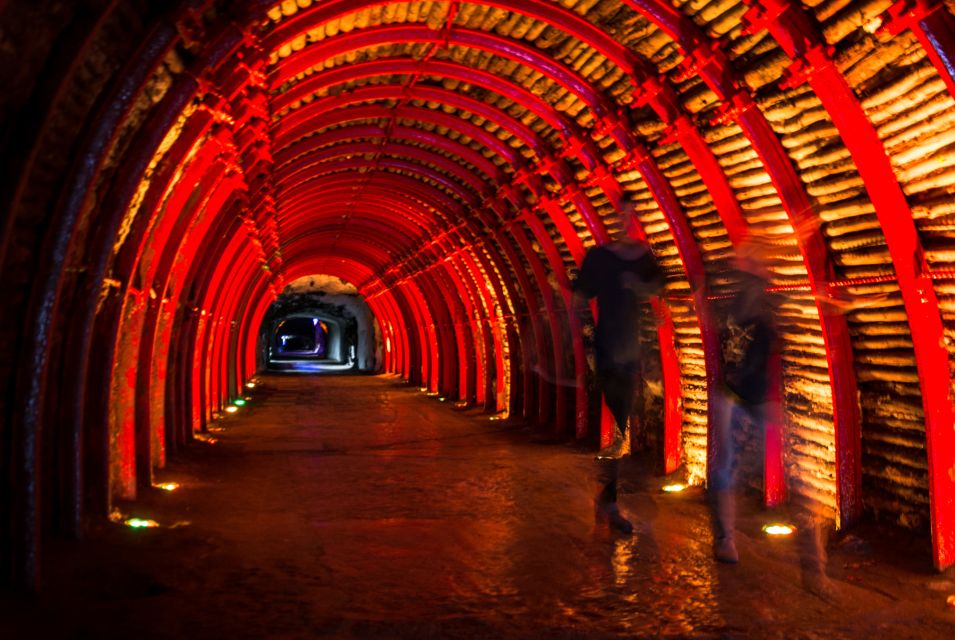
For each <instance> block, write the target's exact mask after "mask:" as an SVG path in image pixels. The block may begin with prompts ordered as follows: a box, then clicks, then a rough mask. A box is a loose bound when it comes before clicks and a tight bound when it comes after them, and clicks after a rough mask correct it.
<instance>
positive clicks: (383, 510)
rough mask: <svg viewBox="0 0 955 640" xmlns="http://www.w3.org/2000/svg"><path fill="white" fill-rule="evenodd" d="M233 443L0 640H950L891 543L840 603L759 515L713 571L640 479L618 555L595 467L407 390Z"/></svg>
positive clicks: (368, 389)
mask: <svg viewBox="0 0 955 640" xmlns="http://www.w3.org/2000/svg"><path fill="white" fill-rule="evenodd" d="M220 427H221V430H217V431H216V432H215V433H213V435H214V437H215V438H216V439H217V442H215V443H197V444H196V445H195V446H194V447H192V448H190V450H189V451H188V452H187V453H186V455H185V456H183V457H181V458H179V459H177V460H176V461H174V462H173V463H171V464H170V466H169V468H168V469H166V470H164V471H163V472H162V474H161V477H160V478H158V480H162V481H176V482H180V483H181V484H182V488H181V489H179V490H178V491H176V492H174V493H168V494H167V493H164V492H160V491H158V490H157V491H155V492H151V493H149V494H148V495H146V496H143V498H142V499H141V500H140V501H138V502H137V503H135V504H133V505H121V508H122V509H123V511H124V512H125V513H127V514H129V515H137V516H142V517H149V518H153V519H155V520H157V521H158V522H159V523H160V524H161V525H163V526H162V527H161V528H158V529H149V530H131V529H128V528H125V527H122V526H119V525H104V526H103V527H102V528H101V529H99V530H97V531H94V532H93V533H92V535H91V536H90V539H89V540H87V541H84V542H82V543H79V544H73V545H65V547H64V548H63V549H62V550H59V551H57V552H56V554H55V555H56V557H55V558H51V560H53V561H52V562H49V563H47V566H49V567H51V568H53V569H52V573H51V575H50V576H48V577H47V581H48V585H47V586H48V589H47V591H46V592H45V593H44V595H43V596H42V597H41V598H39V599H35V600H28V599H11V598H9V597H4V598H3V600H2V608H0V637H2V638H21V637H23V638H25V637H37V638H39V637H44V638H45V637H57V638H120V637H124V638H126V637H128V638H138V639H143V638H311V637H319V638H321V637H327V638H409V639H410V638H415V639H418V638H597V639H600V638H634V637H639V638H642V637H648V638H657V637H664V638H670V637H674V638H787V639H788V638H826V640H832V639H837V638H866V637H868V638H919V639H926V638H929V639H931V638H952V637H955V607H952V606H949V605H947V604H946V598H947V597H948V596H949V595H951V594H955V583H953V581H952V576H951V574H949V575H938V574H933V573H931V572H930V569H929V564H928V560H927V559H924V560H920V559H918V556H911V554H909V555H906V551H904V550H901V549H900V550H899V552H898V553H895V554H894V555H890V552H891V549H892V545H894V544H897V543H898V541H894V540H892V539H888V540H882V539H879V541H878V544H876V543H875V542H872V541H869V540H867V539H865V538H864V537H860V535H862V534H861V533H860V534H856V535H853V536H849V537H846V538H845V539H843V541H842V542H841V543H839V545H838V546H837V547H836V548H835V549H834V553H833V558H832V562H831V568H830V573H831V574H832V575H833V577H834V578H836V579H837V585H838V587H839V589H840V597H839V601H838V602H836V603H827V602H824V601H822V600H820V599H818V598H816V597H814V596H811V595H808V594H806V593H805V592H804V591H802V589H801V588H800V587H799V577H798V569H797V567H796V563H795V554H794V550H793V549H792V548H791V547H792V542H791V541H779V540H775V541H769V540H767V539H765V538H764V537H763V536H762V534H761V533H760V531H759V526H760V524H761V522H762V521H763V519H764V515H763V514H761V513H760V512H759V511H758V510H756V509H752V510H750V512H749V513H744V514H743V515H742V516H741V520H740V529H741V538H742V556H743V557H742V563H741V564H740V565H738V566H723V565H717V564H716V563H714V562H713V561H712V560H711V559H710V555H709V554H710V550H709V545H710V535H709V528H708V524H707V520H706V517H705V511H704V509H703V505H702V497H701V494H700V492H699V490H690V491H688V492H686V493H684V494H681V495H669V494H663V493H661V492H660V491H659V484H660V479H659V478H650V477H646V478H641V477H640V476H639V475H638V473H637V471H638V469H637V465H635V464H634V465H631V466H630V468H629V469H628V471H627V478H626V480H625V482H624V488H623V489H624V493H623V495H622V497H621V503H622V505H623V507H624V509H625V510H626V511H627V512H629V513H630V514H631V515H633V516H635V518H636V520H637V521H638V524H637V531H636V533H635V535H633V536H631V537H624V536H619V535H615V534H612V533H610V532H608V531H606V530H603V529H600V528H598V527H596V526H595V524H594V522H593V514H592V508H591V502H590V496H591V490H590V488H589V486H588V482H587V480H588V476H589V473H590V470H591V460H592V454H590V453H587V452H585V451H581V450H577V449H576V448H574V447H572V446H567V445H551V446H544V445H540V444H533V443H531V438H530V437H529V435H528V433H526V432H524V431H520V430H517V429H514V428H513V427H506V426H504V425H502V423H499V422H492V421H490V420H488V418H487V417H486V416H480V415H478V414H475V413H473V412H467V411H460V410H454V409H453V408H452V407H450V406H448V404H447V403H442V402H439V401H438V399H437V398H429V397H426V396H425V395H424V394H422V393H420V392H418V391H417V390H414V389H412V388H409V387H408V386H406V385H403V384H401V383H400V381H398V380H397V379H396V378H390V377H377V378H369V377H358V376H343V377H332V376H325V377H306V376H282V375H268V376H264V378H263V381H262V383H261V384H260V385H259V386H258V387H257V388H256V389H255V390H254V397H253V400H252V401H251V402H250V403H249V405H247V406H246V407H244V408H243V410H242V411H241V412H240V413H239V414H236V415H234V416H229V417H227V418H226V419H224V420H223V421H222V422H221V423H220ZM880 545H882V546H880ZM920 553H921V550H920ZM908 557H915V558H916V559H915V560H908V559H906V558H908ZM923 558H924V556H923ZM11 630H12V634H11V633H10V631H11ZM27 634H28V635H27Z"/></svg>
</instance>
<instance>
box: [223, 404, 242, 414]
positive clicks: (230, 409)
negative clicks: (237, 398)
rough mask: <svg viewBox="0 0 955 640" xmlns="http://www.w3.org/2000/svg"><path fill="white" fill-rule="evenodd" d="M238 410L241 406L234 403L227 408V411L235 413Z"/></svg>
mask: <svg viewBox="0 0 955 640" xmlns="http://www.w3.org/2000/svg"><path fill="white" fill-rule="evenodd" d="M238 410H239V407H237V406H235V405H234V404H230V405H229V406H228V407H226V408H225V412H226V413H235V412H236V411H238Z"/></svg>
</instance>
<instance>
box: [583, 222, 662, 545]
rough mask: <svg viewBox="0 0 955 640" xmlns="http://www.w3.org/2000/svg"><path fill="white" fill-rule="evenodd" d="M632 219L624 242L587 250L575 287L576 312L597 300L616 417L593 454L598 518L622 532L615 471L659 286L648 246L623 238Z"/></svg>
mask: <svg viewBox="0 0 955 640" xmlns="http://www.w3.org/2000/svg"><path fill="white" fill-rule="evenodd" d="M631 215H632V213H631V212H629V211H628V212H627V213H626V214H624V228H625V235H624V237H623V238H621V239H618V240H615V241H613V242H610V243H609V244H606V245H603V246H598V247H594V248H592V249H591V250H590V251H588V252H587V255H586V256H585V257H584V261H583V264H582V265H581V268H580V274H579V276H578V277H577V280H576V281H575V283H574V293H575V295H576V299H577V306H578V309H579V310H582V309H583V307H584V306H585V304H586V303H585V300H589V299H591V298H594V297H596V298H597V328H596V335H595V338H594V351H595V356H596V368H597V371H596V373H597V386H598V388H599V389H600V391H601V393H602V394H603V397H604V401H605V402H606V403H607V408H608V409H609V410H610V413H611V414H612V415H613V418H614V434H613V440H612V441H611V443H610V445H609V446H607V447H604V448H603V449H601V450H600V451H599V452H598V453H597V462H598V473H597V479H598V482H599V483H600V485H601V489H600V492H599V493H598V495H597V498H596V500H595V507H596V514H597V517H598V519H601V520H606V521H608V522H609V524H610V525H611V526H612V527H613V528H615V529H617V530H619V531H621V532H623V533H630V532H632V531H633V526H632V525H631V523H630V522H629V521H628V520H627V519H626V518H624V517H623V516H622V515H620V511H619V509H618V507H617V472H618V463H619V460H620V459H621V458H622V457H624V456H626V455H629V453H630V415H631V413H632V412H633V408H634V406H633V405H634V397H635V394H636V390H637V385H638V384H640V371H641V353H640V307H641V305H642V304H643V303H645V302H646V301H647V300H648V298H649V297H650V296H652V295H656V294H658V293H659V292H660V291H661V290H662V288H663V273H662V271H661V270H660V268H659V267H658V266H657V263H656V260H655V259H654V258H653V253H652V252H651V250H650V245H648V244H647V243H646V242H643V241H640V240H636V239H634V238H632V237H629V236H628V235H626V230H627V229H628V227H629V225H630V224H632V220H631V218H630V216H631Z"/></svg>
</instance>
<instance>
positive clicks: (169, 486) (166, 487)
mask: <svg viewBox="0 0 955 640" xmlns="http://www.w3.org/2000/svg"><path fill="white" fill-rule="evenodd" d="M153 486H155V487H156V488H157V489H162V490H163V491H175V490H176V489H178V488H179V483H178V482H163V483H162V484H157V485H153Z"/></svg>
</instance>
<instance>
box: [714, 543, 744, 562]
mask: <svg viewBox="0 0 955 640" xmlns="http://www.w3.org/2000/svg"><path fill="white" fill-rule="evenodd" d="M713 556H714V557H715V558H716V559H717V560H719V561H720V562H726V563H728V564H736V563H737V562H739V552H738V551H736V543H735V542H733V539H732V538H730V537H725V538H718V539H717V540H716V542H715V543H714V545H713Z"/></svg>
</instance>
